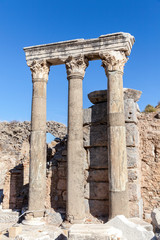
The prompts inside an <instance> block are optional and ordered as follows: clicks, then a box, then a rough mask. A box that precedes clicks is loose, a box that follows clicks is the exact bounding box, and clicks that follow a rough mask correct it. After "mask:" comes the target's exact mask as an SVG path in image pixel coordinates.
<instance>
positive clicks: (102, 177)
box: [87, 169, 108, 182]
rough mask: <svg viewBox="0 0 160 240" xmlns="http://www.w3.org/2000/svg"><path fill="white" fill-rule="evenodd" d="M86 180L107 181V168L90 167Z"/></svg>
mask: <svg viewBox="0 0 160 240" xmlns="http://www.w3.org/2000/svg"><path fill="white" fill-rule="evenodd" d="M87 181H88V182H91V181H93V182H108V170H107V169H100V170H99V169H90V170H89V172H88V178H87Z"/></svg>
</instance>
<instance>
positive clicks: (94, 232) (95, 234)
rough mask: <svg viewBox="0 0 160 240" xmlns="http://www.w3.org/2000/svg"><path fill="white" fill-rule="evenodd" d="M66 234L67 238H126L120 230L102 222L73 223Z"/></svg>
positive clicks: (109, 239)
mask: <svg viewBox="0 0 160 240" xmlns="http://www.w3.org/2000/svg"><path fill="white" fill-rule="evenodd" d="M68 235H69V238H68V239H69V240H82V239H83V240H99V239H101V240H126V239H125V238H123V237H122V232H121V230H119V229H116V228H114V227H112V226H111V227H108V226H106V225H102V224H81V225H80V224H74V225H73V226H72V227H71V228H70V229H69V233H68Z"/></svg>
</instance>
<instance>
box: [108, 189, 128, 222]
mask: <svg viewBox="0 0 160 240" xmlns="http://www.w3.org/2000/svg"><path fill="white" fill-rule="evenodd" d="M109 195H110V198H109V199H110V200H109V219H112V218H114V217H115V216H117V215H124V216H125V217H126V218H128V217H129V199H128V191H127V190H126V191H121V192H109Z"/></svg>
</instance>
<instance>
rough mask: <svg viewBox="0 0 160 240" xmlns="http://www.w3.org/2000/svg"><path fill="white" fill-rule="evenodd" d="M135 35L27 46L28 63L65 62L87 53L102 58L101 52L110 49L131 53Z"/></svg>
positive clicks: (117, 34)
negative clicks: (69, 58) (43, 61)
mask: <svg viewBox="0 0 160 240" xmlns="http://www.w3.org/2000/svg"><path fill="white" fill-rule="evenodd" d="M134 41H135V39H134V37H133V36H132V35H130V34H129V33H123V32H120V33H113V34H107V35H102V36H100V37H99V38H94V39H87V40H85V39H76V40H71V41H64V42H57V43H50V44H44V45H37V46H31V47H25V48H24V51H25V54H26V60H27V64H28V65H30V64H31V63H32V62H33V61H34V60H47V62H49V63H50V64H51V65H60V64H64V63H65V61H66V59H67V58H68V57H69V56H73V57H74V56H78V55H82V54H83V55H85V56H86V57H87V58H88V60H98V59H100V56H99V53H100V52H106V51H109V50H115V51H124V52H125V55H126V56H129V55H130V52H131V49H132V46H133V44H134Z"/></svg>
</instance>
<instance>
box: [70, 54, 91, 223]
mask: <svg viewBox="0 0 160 240" xmlns="http://www.w3.org/2000/svg"><path fill="white" fill-rule="evenodd" d="M87 66H88V60H87V59H86V58H85V57H84V56H79V57H76V58H74V57H69V58H68V59H67V60H66V70H67V79H68V81H69V88H68V147H67V161H68V167H67V168H68V173H67V219H68V221H70V222H74V223H75V222H77V223H78V222H81V221H82V220H83V219H84V217H85V206H84V158H83V92H82V80H83V77H84V74H85V69H86V67H87Z"/></svg>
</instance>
